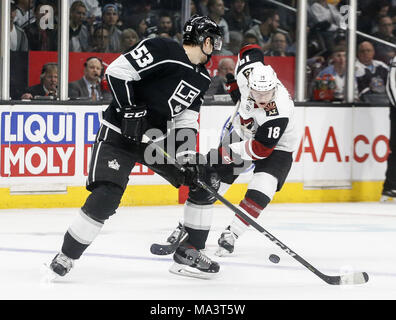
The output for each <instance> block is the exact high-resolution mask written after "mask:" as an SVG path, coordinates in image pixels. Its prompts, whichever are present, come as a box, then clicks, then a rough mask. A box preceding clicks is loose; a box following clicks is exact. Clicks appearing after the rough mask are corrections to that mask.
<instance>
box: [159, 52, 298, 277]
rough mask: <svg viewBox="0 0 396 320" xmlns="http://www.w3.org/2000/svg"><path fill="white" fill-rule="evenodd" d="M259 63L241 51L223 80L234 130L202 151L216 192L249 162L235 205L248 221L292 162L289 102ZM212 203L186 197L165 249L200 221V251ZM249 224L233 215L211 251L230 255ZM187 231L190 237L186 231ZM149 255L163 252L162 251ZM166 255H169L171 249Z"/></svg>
mask: <svg viewBox="0 0 396 320" xmlns="http://www.w3.org/2000/svg"><path fill="white" fill-rule="evenodd" d="M263 61H264V56H263V53H262V51H261V49H260V48H259V47H258V46H256V45H248V46H245V47H243V48H242V49H241V51H240V53H239V56H238V63H237V66H236V74H237V79H236V80H235V79H232V78H229V81H228V85H229V87H230V89H229V92H230V94H231V97H232V99H233V101H234V103H235V104H236V105H237V104H239V110H238V113H237V114H236V116H235V117H234V118H233V120H232V124H233V126H232V127H233V128H234V129H233V130H232V132H231V133H230V134H229V135H228V137H227V138H226V139H223V143H222V144H221V145H220V147H219V148H218V149H212V150H210V151H209V153H208V155H207V158H208V162H209V163H210V164H211V165H212V166H213V168H215V169H216V172H217V173H218V175H219V177H220V179H221V185H220V189H219V193H220V194H224V193H225V192H226V191H227V189H228V188H229V187H230V186H231V184H232V183H233V182H234V181H235V180H236V178H237V177H238V176H239V174H240V173H241V172H243V168H246V167H247V166H249V165H250V164H251V163H253V164H254V173H253V176H252V178H251V180H250V182H249V184H248V190H247V192H246V194H245V197H244V199H243V200H242V201H241V202H240V204H239V208H240V209H241V210H242V211H243V212H245V213H246V214H247V215H249V216H250V217H252V218H253V219H257V218H258V217H259V215H260V214H261V212H262V211H263V210H264V208H265V207H266V206H267V205H268V204H269V203H270V201H271V200H272V198H273V197H274V195H275V193H276V192H277V191H279V190H280V189H281V188H282V186H283V184H284V182H285V180H286V177H287V175H288V173H289V171H290V168H291V165H292V161H293V158H292V153H293V151H295V150H296V148H297V144H298V135H297V132H296V129H295V124H294V103H293V101H292V99H291V97H290V95H289V93H288V91H287V89H286V88H285V87H284V86H283V85H282V83H281V82H280V81H279V79H278V78H277V76H276V73H275V72H274V70H273V69H272V67H271V66H268V65H264V63H263ZM236 139H237V141H236ZM214 201H215V199H208V201H207V202H206V204H205V205H202V203H204V202H203V201H202V199H201V201H200V204H199V205H197V203H196V201H195V199H191V197H190V198H189V199H188V200H187V202H186V204H185V207H184V208H185V209H184V211H185V214H184V222H183V223H180V224H179V226H178V227H177V228H176V229H175V231H174V232H173V233H172V234H171V236H170V237H168V240H167V241H168V242H169V243H170V245H169V243H168V246H167V245H165V246H164V248H166V249H168V250H169V249H170V248H175V247H176V246H175V245H174V244H177V242H178V241H180V240H181V239H183V237H185V229H188V228H190V227H191V226H194V224H196V223H197V222H198V221H199V223H200V229H201V233H200V234H199V235H197V236H200V237H201V246H200V247H199V248H198V249H203V248H204V247H205V242H206V239H207V236H208V233H209V229H210V224H211V217H212V204H213V202H214ZM186 219H187V220H186ZM203 221H204V222H205V223H202V222H203ZM204 226H205V227H204ZM248 227H249V224H248V222H246V221H245V220H244V219H243V218H241V217H239V216H238V215H236V216H235V217H234V219H233V220H232V221H231V223H230V224H229V225H228V226H227V227H226V228H225V230H224V231H223V232H222V234H221V236H220V238H219V240H218V244H219V247H218V249H217V251H216V254H217V255H218V256H224V255H228V254H230V253H232V252H233V251H234V245H235V241H236V239H238V238H239V237H240V236H241V235H242V234H243V233H244V232H245V231H246V230H247V229H248ZM189 234H190V236H191V232H189ZM195 243H197V241H195ZM158 248H160V247H157V249H158ZM165 251H166V250H165ZM152 252H153V250H152ZM153 253H154V254H165V253H164V251H162V252H155V251H154V252H153ZM166 253H171V250H169V251H168V252H166ZM171 271H172V270H171ZM177 271H179V273H181V274H182V273H183V270H182V268H179V269H177V266H175V267H174V268H173V272H175V273H177ZM186 275H188V274H186Z"/></svg>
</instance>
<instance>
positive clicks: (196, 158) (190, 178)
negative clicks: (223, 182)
mask: <svg viewBox="0 0 396 320" xmlns="http://www.w3.org/2000/svg"><path fill="white" fill-rule="evenodd" d="M177 159H178V161H179V163H181V164H183V168H184V169H185V171H184V182H183V184H184V185H186V186H189V187H190V190H191V191H195V190H197V189H199V187H198V186H197V181H198V180H200V181H204V182H206V183H207V184H209V185H211V186H212V187H215V188H217V187H218V186H217V184H218V180H219V179H218V175H217V173H216V171H215V170H214V169H213V168H212V167H210V166H209V165H208V164H207V161H206V158H205V156H203V155H202V154H200V153H198V152H196V153H190V154H188V155H185V156H183V158H181V157H180V156H179V157H177ZM210 177H211V178H210Z"/></svg>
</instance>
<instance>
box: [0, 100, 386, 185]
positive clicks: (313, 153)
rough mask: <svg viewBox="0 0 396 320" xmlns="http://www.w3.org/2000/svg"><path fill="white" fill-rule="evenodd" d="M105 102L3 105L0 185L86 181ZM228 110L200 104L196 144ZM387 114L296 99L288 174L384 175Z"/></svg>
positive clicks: (312, 177)
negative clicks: (294, 143)
mask: <svg viewBox="0 0 396 320" xmlns="http://www.w3.org/2000/svg"><path fill="white" fill-rule="evenodd" d="M55 107H56V108H55ZM105 107H106V106H103V107H98V106H60V105H57V106H50V105H47V106H45V105H43V106H18V105H13V106H2V107H1V109H0V134H1V137H0V141H1V147H0V159H1V164H0V185H2V186H12V185H18V184H35V183H36V182H37V183H46V182H48V183H63V184H66V185H69V186H83V185H85V180H86V177H87V174H88V168H89V161H90V154H91V149H92V144H93V143H94V142H95V135H96V133H97V131H98V130H99V127H100V121H101V111H102V109H103V108H105ZM54 110H56V111H54ZM232 111H233V107H232V106H203V107H202V112H201V117H200V136H199V147H200V151H201V152H203V153H204V152H206V151H207V150H209V149H210V148H212V147H216V146H217V145H218V143H219V139H220V134H221V129H222V127H223V125H224V122H225V121H226V119H227V118H228V117H229V116H230V114H231V113H232ZM388 116H389V110H388V108H382V107H378V108H347V107H345V108H343V107H337V108H331V107H317V108H315V107H296V108H295V125H296V129H297V134H298V136H299V139H300V143H299V146H298V149H297V150H296V151H295V153H294V164H293V167H292V169H291V172H290V174H289V177H288V180H287V181H290V182H304V183H306V184H312V185H315V184H317V185H320V184H322V185H326V184H327V185H337V184H338V185H342V184H343V183H344V182H347V181H349V182H350V181H380V180H383V179H384V176H385V170H386V159H387V156H388V154H389V147H388V138H389V121H388V119H389V117H388ZM250 174H251V172H246V173H244V174H242V175H241V177H240V179H239V180H238V182H247V181H248V180H249V175H250ZM166 183H167V182H166V181H165V180H164V179H163V178H161V177H160V176H158V175H156V174H154V173H153V172H152V171H151V170H149V169H148V168H147V167H145V166H141V165H139V164H138V165H136V166H135V168H134V169H133V171H132V173H131V176H130V184H134V185H151V184H166Z"/></svg>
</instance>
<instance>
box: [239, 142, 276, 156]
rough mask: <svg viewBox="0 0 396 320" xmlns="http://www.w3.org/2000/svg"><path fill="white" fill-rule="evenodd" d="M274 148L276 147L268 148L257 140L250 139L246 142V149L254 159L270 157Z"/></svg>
mask: <svg viewBox="0 0 396 320" xmlns="http://www.w3.org/2000/svg"><path fill="white" fill-rule="evenodd" d="M274 149H275V147H272V148H268V147H266V146H264V145H262V144H261V143H260V142H258V141H257V140H248V141H246V142H245V151H246V153H247V154H248V155H249V156H250V157H251V158H252V159H253V160H259V159H265V158H267V157H269V156H270V155H271V153H272V151H274Z"/></svg>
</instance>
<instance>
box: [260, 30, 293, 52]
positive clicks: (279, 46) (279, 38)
mask: <svg viewBox="0 0 396 320" xmlns="http://www.w3.org/2000/svg"><path fill="white" fill-rule="evenodd" d="M286 49H287V38H286V36H285V34H284V33H282V32H275V33H274V35H273V36H272V41H271V47H270V49H269V50H267V51H265V52H264V55H265V56H276V57H289V56H294V54H293V53H290V52H287V51H286Z"/></svg>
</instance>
